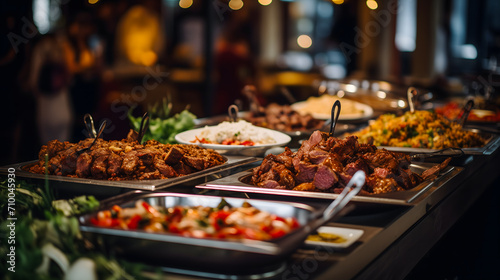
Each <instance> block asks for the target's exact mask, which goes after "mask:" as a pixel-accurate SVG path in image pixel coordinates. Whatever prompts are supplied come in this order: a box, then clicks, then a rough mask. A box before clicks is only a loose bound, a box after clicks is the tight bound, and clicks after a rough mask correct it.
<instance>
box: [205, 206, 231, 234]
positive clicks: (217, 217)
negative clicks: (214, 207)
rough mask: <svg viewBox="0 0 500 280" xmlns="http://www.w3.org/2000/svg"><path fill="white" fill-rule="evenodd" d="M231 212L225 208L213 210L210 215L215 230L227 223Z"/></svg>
mask: <svg viewBox="0 0 500 280" xmlns="http://www.w3.org/2000/svg"><path fill="white" fill-rule="evenodd" d="M230 214H231V213H230V212H228V211H224V210H219V211H215V212H212V213H210V216H209V219H210V224H211V225H212V226H213V227H214V228H215V230H220V229H221V228H222V227H224V226H225V225H226V219H227V217H228V216H229V215H230Z"/></svg>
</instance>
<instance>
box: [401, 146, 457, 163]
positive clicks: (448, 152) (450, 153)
mask: <svg viewBox="0 0 500 280" xmlns="http://www.w3.org/2000/svg"><path fill="white" fill-rule="evenodd" d="M464 154H465V153H464V151H463V150H462V149H460V148H445V149H441V150H437V151H435V152H430V153H417V154H413V155H410V159H411V160H412V161H413V160H425V159H428V158H433V157H461V156H463V155H464Z"/></svg>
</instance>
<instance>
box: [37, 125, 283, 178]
mask: <svg viewBox="0 0 500 280" xmlns="http://www.w3.org/2000/svg"><path fill="white" fill-rule="evenodd" d="M136 136H137V133H135V132H133V131H131V132H130V133H129V135H128V137H127V139H124V140H121V141H117V140H113V141H106V140H103V139H98V140H97V141H96V143H95V144H94V145H93V146H92V148H91V151H87V152H84V153H82V154H80V155H78V154H77V153H76V151H78V150H81V149H83V148H87V147H89V145H90V144H91V143H92V142H93V141H94V139H91V138H88V139H85V140H82V141H80V142H78V143H69V142H60V141H57V140H53V141H50V142H49V143H47V145H44V146H42V148H41V149H40V152H39V160H38V162H37V163H36V164H34V165H32V166H30V167H29V168H28V170H27V171H29V172H33V173H44V172H45V157H46V155H47V156H48V172H49V174H51V175H64V176H71V177H79V178H94V179H103V180H104V179H106V180H149V179H165V178H172V177H177V176H183V175H187V174H190V173H193V172H196V171H198V170H204V169H207V168H210V167H213V166H216V165H220V164H223V163H224V162H225V161H226V159H225V158H224V157H223V156H221V155H220V154H219V153H217V152H215V151H214V150H211V149H205V148H202V147H198V146H194V145H181V144H174V145H172V144H161V143H159V142H157V141H154V140H150V141H147V142H146V143H144V145H141V144H139V142H137V140H136V139H137V138H136ZM290 176H291V175H290ZM283 182H285V181H283Z"/></svg>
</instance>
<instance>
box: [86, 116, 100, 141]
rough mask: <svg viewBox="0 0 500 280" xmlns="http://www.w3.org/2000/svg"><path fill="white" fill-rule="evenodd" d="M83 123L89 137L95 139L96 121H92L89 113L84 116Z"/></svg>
mask: <svg viewBox="0 0 500 280" xmlns="http://www.w3.org/2000/svg"><path fill="white" fill-rule="evenodd" d="M83 122H84V123H85V128H86V129H87V132H88V134H89V137H90V138H95V136H96V135H97V132H96V130H95V126H94V119H92V115H90V114H89V113H87V114H85V116H83Z"/></svg>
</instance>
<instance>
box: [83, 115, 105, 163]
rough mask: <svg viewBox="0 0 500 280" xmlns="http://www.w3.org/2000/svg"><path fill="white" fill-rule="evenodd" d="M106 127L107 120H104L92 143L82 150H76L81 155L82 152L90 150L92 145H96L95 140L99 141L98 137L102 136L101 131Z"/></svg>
mask: <svg viewBox="0 0 500 280" xmlns="http://www.w3.org/2000/svg"><path fill="white" fill-rule="evenodd" d="M105 127H106V120H104V121H102V123H101V126H100V127H99V131H98V132H97V134H96V136H95V138H94V141H92V143H91V144H90V145H89V146H88V147H87V148H83V149H81V150H78V151H76V154H77V155H80V154H82V153H84V152H87V151H90V149H91V148H92V146H94V144H95V142H97V139H98V138H99V137H100V136H101V133H102V131H103V130H104V128H105Z"/></svg>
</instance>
